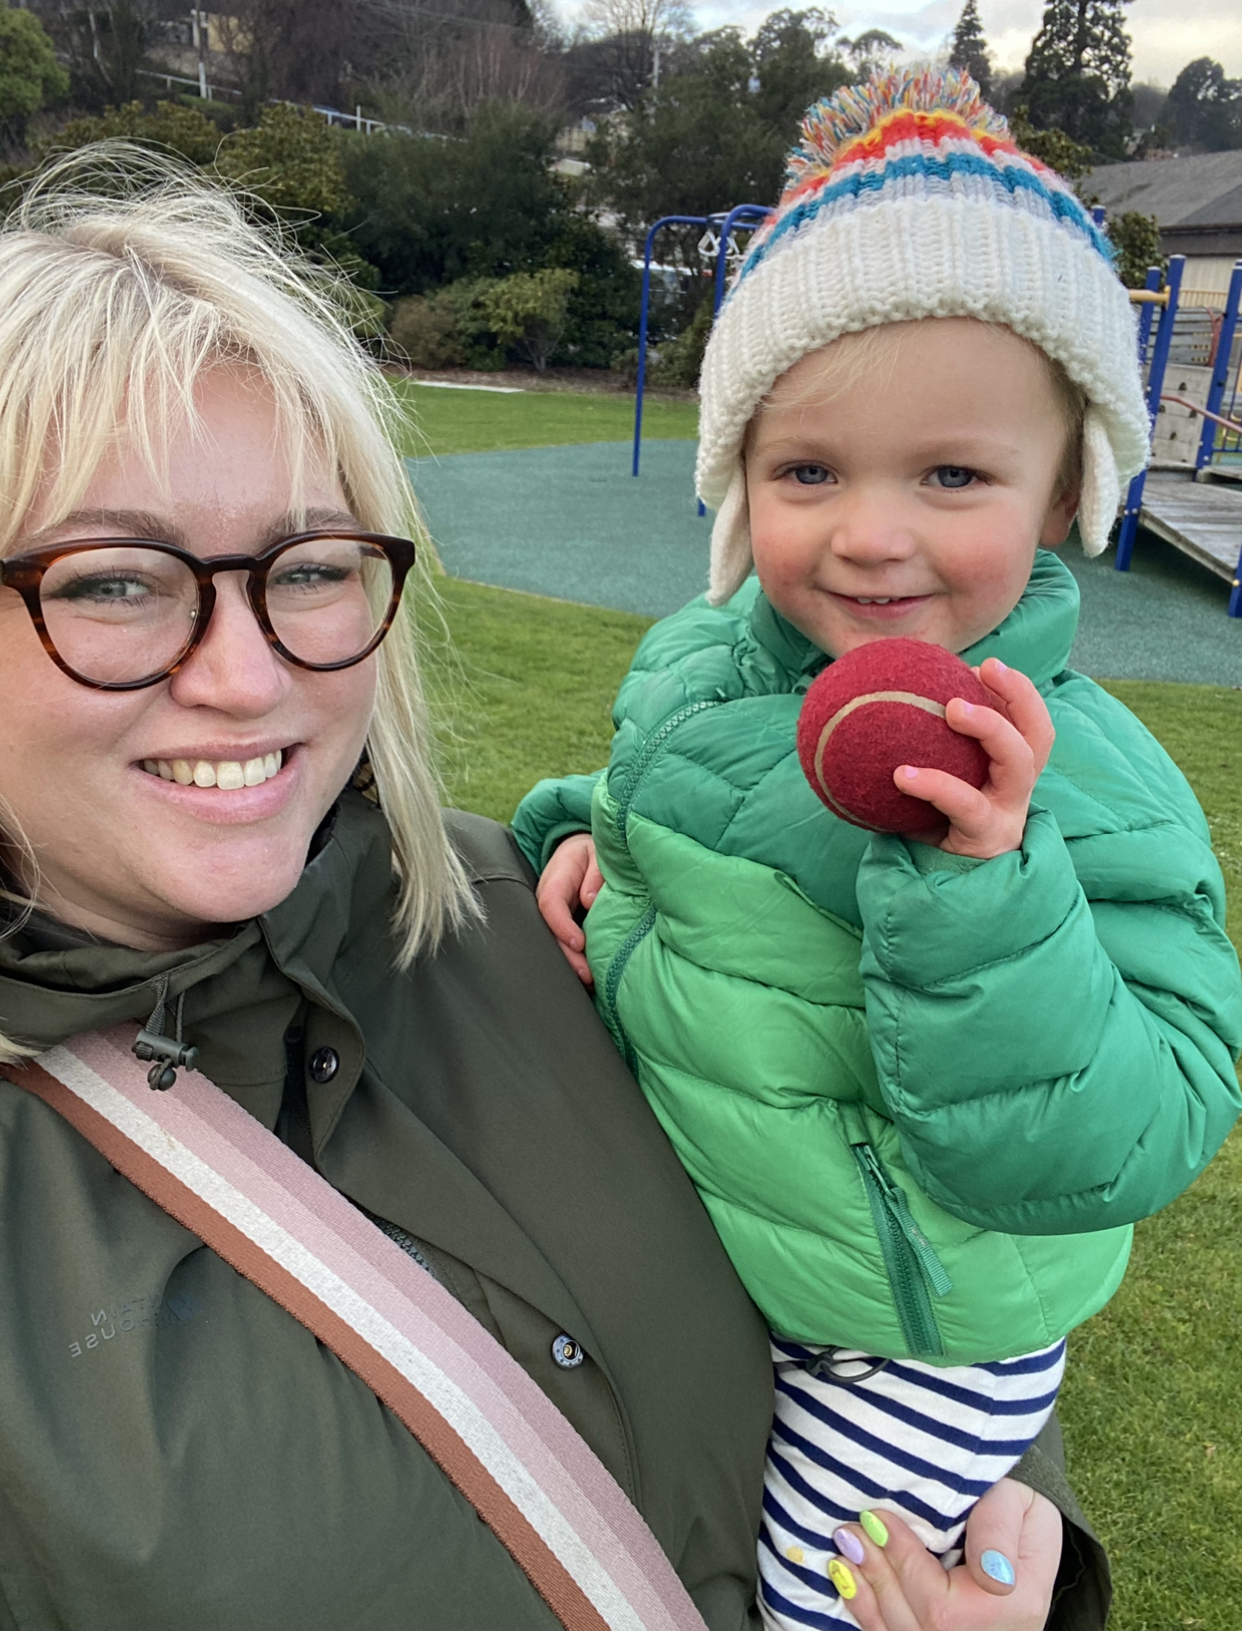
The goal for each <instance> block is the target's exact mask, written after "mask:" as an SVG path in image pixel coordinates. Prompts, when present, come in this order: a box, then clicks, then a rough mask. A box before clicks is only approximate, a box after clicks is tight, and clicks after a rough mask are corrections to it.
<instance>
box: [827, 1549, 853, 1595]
mask: <svg viewBox="0 0 1242 1631" xmlns="http://www.w3.org/2000/svg"><path fill="white" fill-rule="evenodd" d="M828 1578H829V1580H831V1581H832V1583H833V1585H834V1586H835V1587H836V1588H837V1590H838V1591H839V1592H840V1593H841V1595H842V1597H844V1598H845V1600H846V1602H847V1603H848V1602H849V1600H850V1598H851V1597H857V1596H858V1582H857V1580H855V1579H854V1576H853V1575H852V1574H851V1573H850V1571H849V1570H848V1569H847V1568H846V1566H845V1564H844V1563H842V1561H841V1559H840V1558H839V1557H834V1558H833V1560H832V1562H831V1563H829V1565H828Z"/></svg>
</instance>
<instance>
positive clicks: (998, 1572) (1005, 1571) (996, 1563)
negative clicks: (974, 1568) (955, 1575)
mask: <svg viewBox="0 0 1242 1631" xmlns="http://www.w3.org/2000/svg"><path fill="white" fill-rule="evenodd" d="M979 1563H980V1566H981V1567H982V1569H983V1572H984V1574H986V1575H987V1577H988V1578H989V1580H995V1581H997V1582H999V1584H1000V1585H1002V1586H1012V1585H1013V1583H1014V1581H1015V1580H1016V1579H1017V1578H1018V1577H1017V1575H1016V1574H1014V1572H1013V1564H1012V1563H1011V1562H1010V1561H1009V1559H1008V1558H1007V1557H1006V1556H1005V1554H1004V1552H991V1551H989V1552H984V1554H983V1556H982V1557H981V1558H980V1559H979Z"/></svg>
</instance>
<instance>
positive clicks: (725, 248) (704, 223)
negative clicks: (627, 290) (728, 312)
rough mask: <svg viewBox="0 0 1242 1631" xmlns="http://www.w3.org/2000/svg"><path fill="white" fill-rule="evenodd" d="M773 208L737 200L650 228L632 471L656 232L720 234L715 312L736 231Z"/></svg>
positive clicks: (644, 369) (755, 222)
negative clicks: (728, 206)
mask: <svg viewBox="0 0 1242 1631" xmlns="http://www.w3.org/2000/svg"><path fill="white" fill-rule="evenodd" d="M768 214H769V211H768V210H767V208H766V207H765V206H764V205H763V204H736V205H735V206H734V207H733V208H732V209H731V210H723V211H721V212H720V213H719V214H717V215H664V216H661V217H660V219H659V220H658V221H656V222H655V223H654V224H653V225H652V226H651V227H650V229H649V230H648V232H647V241H646V243H645V245H644V246H643V301H642V312H641V315H640V317H639V320H638V392H637V396H636V399H635V402H634V464H633V469H632V471H631V474H632V475H635V476H636V475H637V474H638V461H639V455H640V453H641V451H642V435H643V391H644V389H645V387H646V382H647V317H648V311H649V307H650V302H651V252H652V249H653V248H654V246H655V240H656V234H657V233H658V232H660V231H662V230H663V229H664V228H665V227H671V226H687V227H702V228H703V230H704V233H707V232H715V233H716V234H717V247H716V287H715V292H714V296H713V300H712V315H713V317H714V316H715V314H716V313H717V312H718V311H719V310H720V303H721V301H722V300H723V299H724V292H725V269H726V266H727V263H728V258H729V245H730V242H731V241H732V237H733V233H734V232H735V231H736V230H738V229H739V228H748V229H749V230H751V231H753V230H754V228H755V227H757V226H758V225H759V223H760V222H761V221H762V220H764V219H765V217H766V216H767V215H768ZM699 514H700V515H702V514H703V506H702V504H700V505H699Z"/></svg>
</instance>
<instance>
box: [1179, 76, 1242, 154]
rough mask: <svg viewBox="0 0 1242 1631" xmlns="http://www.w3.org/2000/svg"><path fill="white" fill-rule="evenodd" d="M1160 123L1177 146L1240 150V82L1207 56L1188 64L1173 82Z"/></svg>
mask: <svg viewBox="0 0 1242 1631" xmlns="http://www.w3.org/2000/svg"><path fill="white" fill-rule="evenodd" d="M1160 123H1161V124H1162V125H1166V126H1167V127H1168V128H1169V130H1170V131H1171V132H1172V137H1173V140H1174V141H1175V142H1177V143H1179V144H1185V145H1188V146H1195V147H1202V148H1204V149H1205V150H1206V151H1207V152H1209V153H1220V152H1224V151H1226V150H1228V149H1230V148H1235V147H1242V80H1237V79H1226V77H1225V70H1224V69H1223V68H1222V67H1221V65H1220V63H1219V62H1214V61H1213V60H1212V58H1211V57H1196V58H1195V60H1194V61H1193V62H1188V63H1187V64H1186V66H1185V67H1184V68H1183V69H1182V71H1181V73H1180V74H1178V76H1177V78H1176V79H1175V80H1174V81H1173V84H1172V87H1171V89H1170V91H1169V94H1168V98H1167V99H1166V101H1165V104H1164V107H1163V109H1162V111H1161V114H1160Z"/></svg>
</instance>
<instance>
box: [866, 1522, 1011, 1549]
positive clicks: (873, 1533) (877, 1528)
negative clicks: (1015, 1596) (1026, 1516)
mask: <svg viewBox="0 0 1242 1631" xmlns="http://www.w3.org/2000/svg"><path fill="white" fill-rule="evenodd" d="M858 1521H859V1523H860V1524H862V1526H863V1532H864V1533H865V1535H866V1536H867V1539H868V1540H873V1541H874V1542H875V1543H876V1545H877V1546H887V1545H888V1530H887V1529H886V1528H885V1527H884V1525H883V1524H882V1523H881V1521H880V1520H879V1518H877V1517H876V1515H875V1513H874V1512H860V1513H859V1514H858ZM997 1555H998V1556H999V1553H998V1554H997Z"/></svg>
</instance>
